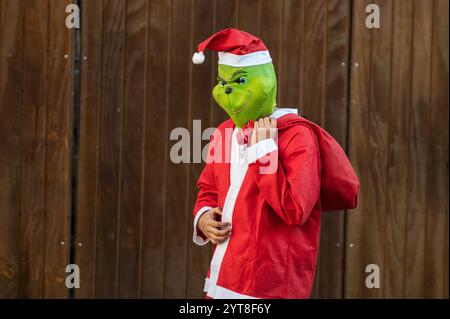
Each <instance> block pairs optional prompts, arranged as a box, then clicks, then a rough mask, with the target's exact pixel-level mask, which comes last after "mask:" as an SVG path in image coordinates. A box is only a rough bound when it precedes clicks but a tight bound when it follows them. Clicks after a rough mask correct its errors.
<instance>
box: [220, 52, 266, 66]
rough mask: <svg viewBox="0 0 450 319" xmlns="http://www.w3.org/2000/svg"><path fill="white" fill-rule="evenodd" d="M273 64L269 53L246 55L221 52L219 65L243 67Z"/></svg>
mask: <svg viewBox="0 0 450 319" xmlns="http://www.w3.org/2000/svg"><path fill="white" fill-rule="evenodd" d="M270 62H272V58H271V57H270V54H269V51H256V52H253V53H249V54H245V55H236V54H232V53H228V52H219V64H224V65H229V66H234V67H242V66H252V65H259V64H266V63H270Z"/></svg>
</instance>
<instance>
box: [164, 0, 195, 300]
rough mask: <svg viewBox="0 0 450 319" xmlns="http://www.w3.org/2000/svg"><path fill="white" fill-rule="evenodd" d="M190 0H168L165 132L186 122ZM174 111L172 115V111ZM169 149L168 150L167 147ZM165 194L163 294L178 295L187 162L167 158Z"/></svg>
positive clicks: (182, 281) (181, 291)
mask: <svg viewBox="0 0 450 319" xmlns="http://www.w3.org/2000/svg"><path fill="white" fill-rule="evenodd" d="M191 19H192V1H188V0H181V1H176V2H172V27H171V39H170V41H171V44H170V48H171V49H170V52H169V54H170V80H169V81H170V99H169V105H168V110H167V112H169V119H168V127H167V129H168V132H167V135H169V134H170V131H172V130H173V129H175V128H177V127H182V128H187V127H188V125H189V122H188V121H189V113H190V107H191V104H190V93H191V89H192V88H191V71H190V70H191V67H192V66H191V64H192V63H191V56H192V44H191V41H192V40H191V39H192V21H191ZM175 114H176V115H175ZM168 151H169V150H168ZM167 165H168V172H167V196H166V210H165V221H164V222H165V238H166V240H165V247H164V249H165V273H164V288H165V289H164V297H165V298H182V297H183V296H184V294H185V285H186V268H185V265H186V258H187V249H186V248H187V247H186V245H185V240H186V236H187V233H186V232H188V231H190V230H191V229H189V230H188V229H186V225H187V218H188V217H187V216H186V207H187V199H188V193H187V192H188V189H187V181H188V179H187V178H188V177H187V176H188V175H187V173H188V169H187V168H188V167H187V165H189V164H183V163H180V164H175V163H173V162H172V161H171V160H170V158H167Z"/></svg>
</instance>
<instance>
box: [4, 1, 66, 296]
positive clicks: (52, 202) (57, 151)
mask: <svg viewBox="0 0 450 319" xmlns="http://www.w3.org/2000/svg"><path fill="white" fill-rule="evenodd" d="M69 3H70V1H52V0H23V1H9V0H1V1H0V10H1V11H0V25H1V28H0V132H1V133H0V194H1V195H0V220H1V223H0V298H4V297H8V298H15V297H25V298H43V297H45V298H66V297H67V296H68V291H67V288H66V287H65V284H64V282H65V278H66V273H65V267H66V265H67V264H69V241H70V238H69V236H70V233H69V218H70V196H71V188H70V174H71V173H70V171H71V170H70V156H71V153H70V148H71V141H70V137H71V130H72V129H71V127H72V126H71V125H72V119H71V110H72V104H71V102H72V95H71V90H72V83H71V79H72V62H71V52H72V42H73V41H72V33H71V32H70V31H69V30H68V29H67V28H65V27H64V21H65V19H66V14H65V8H66V5H67V4H69Z"/></svg>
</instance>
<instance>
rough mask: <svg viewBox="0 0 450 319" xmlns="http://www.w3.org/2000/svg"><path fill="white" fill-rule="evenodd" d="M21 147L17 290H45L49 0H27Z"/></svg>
mask: <svg viewBox="0 0 450 319" xmlns="http://www.w3.org/2000/svg"><path fill="white" fill-rule="evenodd" d="M24 5H25V21H24V65H25V67H24V74H23V97H22V99H23V100H22V103H23V106H22V107H23V111H22V149H21V163H22V165H21V166H22V168H21V187H20V189H21V196H20V200H21V218H20V246H21V247H20V258H21V269H20V271H21V282H20V289H19V295H20V296H22V297H25V298H42V297H43V296H44V271H45V270H44V266H45V260H44V256H45V251H44V245H45V232H46V230H45V175H46V169H47V168H46V161H45V156H46V152H45V151H46V130H47V94H46V92H47V77H48V72H47V66H48V57H47V45H48V15H49V12H48V1H26V2H25V3H24Z"/></svg>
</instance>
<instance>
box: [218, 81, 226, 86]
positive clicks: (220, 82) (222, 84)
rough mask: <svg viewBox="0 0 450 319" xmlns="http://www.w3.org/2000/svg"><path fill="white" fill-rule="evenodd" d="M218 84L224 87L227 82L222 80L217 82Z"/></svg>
mask: <svg viewBox="0 0 450 319" xmlns="http://www.w3.org/2000/svg"><path fill="white" fill-rule="evenodd" d="M219 84H220V86H225V85H226V84H227V82H226V81H224V80H220V81H219Z"/></svg>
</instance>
